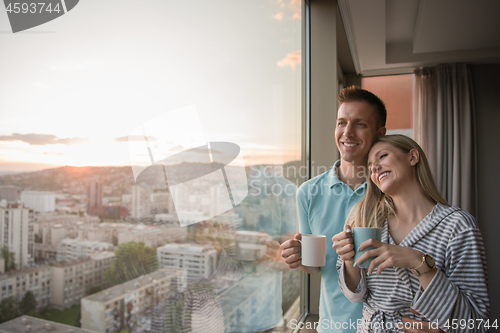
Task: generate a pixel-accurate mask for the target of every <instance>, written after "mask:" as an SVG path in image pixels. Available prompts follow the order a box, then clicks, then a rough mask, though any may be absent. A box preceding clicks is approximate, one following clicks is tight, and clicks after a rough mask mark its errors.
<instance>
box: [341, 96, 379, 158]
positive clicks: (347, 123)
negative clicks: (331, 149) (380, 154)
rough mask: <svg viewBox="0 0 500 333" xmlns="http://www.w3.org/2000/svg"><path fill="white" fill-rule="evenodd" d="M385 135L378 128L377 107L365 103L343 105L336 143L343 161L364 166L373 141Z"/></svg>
mask: <svg viewBox="0 0 500 333" xmlns="http://www.w3.org/2000/svg"><path fill="white" fill-rule="evenodd" d="M384 134H385V127H381V128H377V118H376V110H375V107H374V106H372V105H370V104H367V103H365V102H347V103H343V104H342V105H341V106H340V108H339V111H338V115H337V126H336V128H335V142H336V143H337V148H338V150H339V152H340V156H341V159H342V160H343V161H346V162H350V163H354V164H358V165H363V164H365V162H366V158H367V155H368V152H369V151H370V148H371V146H372V143H373V141H374V140H375V139H376V138H377V137H379V136H381V135H384Z"/></svg>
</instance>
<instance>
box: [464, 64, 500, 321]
mask: <svg viewBox="0 0 500 333" xmlns="http://www.w3.org/2000/svg"><path fill="white" fill-rule="evenodd" d="M471 70H472V79H473V83H474V95H475V96H474V97H475V105H476V122H477V129H478V130H477V159H478V168H477V177H478V179H477V180H478V214H477V217H478V224H479V227H480V229H481V232H482V234H483V237H484V241H485V243H486V257H487V259H488V276H489V282H490V302H491V316H490V318H491V319H493V320H494V319H500V297H499V295H500V285H499V284H498V276H499V275H500V264H499V262H498V258H497V257H498V256H497V254H498V253H500V242H499V241H498V237H499V236H500V223H499V212H498V210H497V209H498V201H499V196H498V192H497V191H498V189H499V188H500V174H499V172H498V165H500V154H499V151H500V150H499V149H498V146H497V145H498V143H499V142H500V131H499V125H500V98H499V94H498V92H499V91H500V81H499V77H500V64H495V65H474V66H471Z"/></svg>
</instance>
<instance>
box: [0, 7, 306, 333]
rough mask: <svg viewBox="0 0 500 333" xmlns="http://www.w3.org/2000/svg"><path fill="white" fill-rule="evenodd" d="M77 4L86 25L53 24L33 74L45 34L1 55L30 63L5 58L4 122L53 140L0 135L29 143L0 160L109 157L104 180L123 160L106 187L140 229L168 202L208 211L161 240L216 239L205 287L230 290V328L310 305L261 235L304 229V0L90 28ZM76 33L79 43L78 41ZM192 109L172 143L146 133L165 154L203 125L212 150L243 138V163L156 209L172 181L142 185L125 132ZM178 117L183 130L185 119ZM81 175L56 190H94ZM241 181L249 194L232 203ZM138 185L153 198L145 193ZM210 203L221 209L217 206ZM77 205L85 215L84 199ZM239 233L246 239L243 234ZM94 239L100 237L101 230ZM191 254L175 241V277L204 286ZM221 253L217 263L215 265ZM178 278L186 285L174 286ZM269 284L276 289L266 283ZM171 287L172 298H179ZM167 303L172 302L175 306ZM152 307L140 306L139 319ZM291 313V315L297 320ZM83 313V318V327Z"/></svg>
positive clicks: (274, 321)
mask: <svg viewBox="0 0 500 333" xmlns="http://www.w3.org/2000/svg"><path fill="white" fill-rule="evenodd" d="M81 6H82V5H81V4H80V5H78V6H77V7H75V8H74V9H73V10H72V11H71V13H68V15H70V14H71V15H73V17H74V18H75V20H76V21H74V20H73V22H70V21H72V20H69V19H68V20H66V21H65V20H54V21H53V23H54V26H53V29H55V31H57V32H58V35H57V36H58V38H57V40H52V41H47V43H44V44H43V45H40V49H39V50H38V51H37V52H38V53H39V57H37V58H36V61H34V62H33V63H31V62H30V69H29V71H28V70H27V69H23V68H24V67H23V66H24V64H23V62H22V61H21V59H22V55H25V54H27V53H28V52H29V51H28V50H31V47H32V45H34V44H37V43H39V42H40V41H39V37H40V36H38V37H37V35H36V34H32V35H30V34H26V35H24V37H26V40H22V41H21V40H20V39H18V40H17V42H16V43H19V44H16V43H13V44H12V45H10V44H9V45H5V47H9V48H10V49H12V50H11V53H9V58H6V59H5V61H6V62H7V63H11V64H13V66H14V67H16V68H18V69H19V70H20V71H21V72H19V71H18V70H10V69H8V67H0V69H3V70H2V77H1V78H0V84H7V83H8V86H9V87H11V88H9V94H10V95H8V94H7V93H2V92H1V91H2V90H0V101H1V102H0V106H1V108H2V109H5V110H11V111H9V116H8V118H9V120H10V121H12V122H13V123H16V124H18V125H17V126H18V127H15V128H16V130H15V132H14V131H13V133H21V134H31V133H35V134H39V135H40V138H46V137H45V136H44V135H51V136H53V137H54V140H55V141H54V142H48V144H44V145H37V144H35V143H33V142H31V141H28V142H27V140H24V141H23V140H17V139H16V140H13V141H8V140H4V141H0V149H2V151H11V152H16V151H17V152H19V151H23V154H16V153H12V155H10V156H5V157H4V156H3V155H2V158H3V159H6V160H9V161H11V162H12V163H18V164H19V166H20V167H21V166H22V167H23V168H25V169H24V170H27V171H35V170H38V169H40V168H42V167H40V165H43V168H51V167H54V168H55V167H58V166H64V165H68V166H73V167H77V166H99V167H104V166H112V167H109V168H107V169H106V172H108V173H107V176H106V177H108V176H109V177H112V176H111V170H114V172H116V173H121V172H122V170H124V171H123V175H124V176H123V177H116V182H115V183H114V184H113V185H111V181H109V182H108V179H110V178H106V183H105V184H104V186H103V187H107V186H109V187H111V191H112V192H113V194H112V195H113V196H114V195H116V196H117V197H119V198H123V196H124V195H125V196H126V195H130V196H132V199H131V202H130V203H128V202H126V200H122V201H121V202H120V204H121V205H122V206H123V207H124V208H127V211H128V216H124V217H123V218H121V222H124V223H129V222H134V223H135V224H133V225H132V224H131V226H130V228H135V225H136V224H137V223H136V222H141V223H144V224H148V227H154V226H155V225H154V224H155V222H153V221H155V219H157V218H159V217H161V216H160V215H164V214H163V213H162V214H158V212H163V210H165V211H166V212H167V214H170V215H174V213H175V214H176V215H178V216H179V214H183V213H184V212H188V213H189V214H191V216H194V218H196V219H197V220H200V218H199V216H202V217H203V218H202V221H199V222H197V223H192V224H189V225H186V226H183V227H182V232H179V235H180V236H179V237H178V239H172V240H170V239H166V238H160V236H159V234H157V235H156V236H157V237H158V239H161V242H162V244H167V243H175V244H177V243H179V244H182V245H188V246H189V247H192V248H195V247H196V246H205V247H207V248H205V249H204V250H202V251H194V253H196V256H197V257H198V258H199V262H200V263H201V265H203V267H201V268H200V270H201V271H203V273H204V275H205V276H206V277H205V278H204V280H203V281H202V283H205V284H206V285H205V286H204V292H206V293H208V294H211V295H212V296H211V297H214V298H216V297H217V298H218V299H220V307H221V308H220V310H221V311H215V313H221V314H222V315H221V316H220V317H218V318H212V319H213V320H217V321H218V322H219V324H220V323H223V325H224V326H225V327H226V330H227V331H232V330H236V329H237V328H238V327H243V328H244V329H245V330H247V331H263V330H267V329H270V328H273V327H277V326H278V325H280V324H281V323H282V322H283V321H282V319H283V315H285V316H290V313H297V314H299V315H300V309H296V307H297V304H298V302H297V301H298V300H299V295H300V272H299V271H298V270H295V271H282V270H280V269H279V268H280V267H278V266H276V265H273V262H272V261H271V260H272V258H271V259H269V260H263V255H264V254H265V249H263V247H262V246H261V241H263V239H262V237H264V236H263V235H264V233H265V237H266V240H272V242H275V243H273V244H276V243H278V242H282V241H284V240H285V239H286V237H288V236H290V235H292V234H294V233H295V232H296V231H297V230H298V223H297V220H296V217H295V210H296V207H295V198H294V196H295V190H296V188H297V187H298V186H299V185H300V183H301V182H302V180H303V179H302V178H301V177H300V176H299V174H300V172H299V169H300V168H301V167H302V166H303V165H304V157H303V147H302V138H303V134H304V133H303V116H302V105H303V98H302V85H303V82H302V65H301V62H302V61H301V59H302V58H301V57H302V53H301V52H302V51H301V48H302V20H303V17H304V13H303V12H302V6H303V5H302V1H300V0H299V1H297V0H283V1H268V0H252V1H239V2H235V1H233V0H222V1H219V2H217V3H213V2H210V1H204V0H192V1H172V0H166V1H157V2H155V5H154V6H146V7H144V8H143V7H141V9H140V12H138V11H137V7H134V6H129V5H125V6H123V7H121V8H120V15H105V16H106V18H104V17H101V16H97V17H96V18H95V19H94V20H93V22H92V24H91V25H89V26H88V28H82V25H81V24H83V23H81V22H83V21H81V20H83V18H82V17H81V16H80V18H78V17H79V15H80V14H79V13H78V9H79V7H81ZM100 6H105V7H106V8H102V7H100V9H99V10H101V9H102V10H104V12H107V13H110V12H113V11H114V8H113V7H112V6H111V5H110V4H108V3H106V4H104V2H101V3H100ZM68 18H69V16H68ZM79 20H80V21H79ZM76 22H79V23H76ZM58 24H61V25H58ZM85 24H87V23H85ZM59 32H60V33H59ZM49 39H50V38H49ZM76 40H78V42H77V43H78V47H74V46H75V41H76ZM0 66H1V65H0ZM12 82H15V84H14V83H12ZM26 87H28V88H26ZM26 89H27V90H26ZM26 96H29V98H25V97H26ZM35 106H36V107H35ZM191 106H192V107H191ZM186 107H191V109H189V110H194V109H196V113H192V114H193V115H194V114H196V117H195V118H196V119H195V118H192V119H190V122H188V123H187V124H188V125H189V126H187V129H185V131H184V132H185V133H183V132H182V131H178V134H179V135H178V136H177V137H174V138H173V140H171V142H169V141H168V140H165V141H162V142H160V140H162V139H163V138H162V137H161V136H162V135H163V132H168V131H163V132H160V133H156V134H155V133H152V134H151V135H150V136H149V139H150V140H151V142H153V141H154V140H157V141H155V143H154V144H155V145H156V144H157V145H158V146H159V147H161V148H162V149H164V151H162V158H166V157H170V156H174V155H175V154H181V153H183V152H185V151H186V150H187V149H188V148H190V149H191V148H193V149H197V148H198V147H202V145H198V143H196V144H197V145H195V146H191V145H192V144H193V143H192V135H191V134H192V133H190V132H189V131H190V130H192V129H193V128H196V129H197V130H198V129H199V131H198V132H196V133H195V134H196V135H197V137H200V138H202V139H203V143H206V142H209V143H211V146H212V149H213V150H212V151H211V153H212V155H211V157H212V158H213V159H216V158H217V156H219V155H218V154H220V151H218V150H217V149H215V147H216V143H218V142H229V143H230V144H232V145H234V146H231V147H233V148H234V147H236V148H237V149H236V150H237V153H235V155H236V156H233V157H237V159H236V160H234V165H232V166H231V168H229V167H228V168H227V170H226V169H224V172H222V171H221V170H222V169H221V168H219V166H218V165H216V164H213V165H211V167H217V168H219V169H218V170H219V172H218V173H217V174H218V175H219V174H220V178H219V179H217V182H215V181H214V182H213V183H212V181H213V180H212V179H207V180H203V181H200V183H199V185H200V186H198V188H195V187H188V185H187V183H188V181H183V182H181V183H180V185H182V186H177V187H175V188H174V187H173V185H172V186H170V187H169V193H170V195H171V197H170V200H169V201H167V204H166V205H165V206H164V207H163V206H158V207H153V205H156V204H157V203H155V202H154V201H152V200H151V194H152V193H161V192H162V191H163V192H166V191H165V189H163V188H161V187H160V186H158V188H142V187H137V186H135V183H134V179H133V178H132V177H133V176H132V170H131V167H130V165H131V164H133V163H135V162H134V161H131V160H130V158H129V156H128V149H129V143H130V145H132V144H133V141H134V140H135V139H137V137H136V135H135V134H134V136H131V139H130V142H129V141H128V139H129V134H131V133H132V131H133V130H134V129H135V128H136V127H138V126H139V127H140V126H141V125H144V124H148V125H146V127H148V126H149V125H151V123H148V122H149V121H151V120H152V119H155V117H159V116H164V115H166V114H167V112H169V111H171V112H176V111H179V110H184V111H182V112H184V113H180V114H182V115H184V114H187V113H188V112H187V111H186V109H185V108H186ZM33 108H36V110H34V109H33ZM35 111H36V112H35ZM189 114H191V113H189ZM21 115H22V116H21ZM181 120H182V119H180V121H179V124H178V125H177V127H180V126H181V125H182V124H184V123H183V121H184V120H182V121H181ZM164 125H168V126H171V125H170V124H169V123H167V124H164ZM198 125H199V126H198ZM41 128H43V133H41V132H40V131H41ZM148 128H149V127H148ZM12 129H14V127H12ZM170 129H171V130H172V131H173V130H175V129H176V126H171V127H170ZM13 133H0V135H2V136H9V135H11V136H12V135H14V134H13ZM16 138H17V137H16ZM21 138H23V137H22V136H21ZM73 138H74V140H73ZM139 139H140V138H139ZM142 139H144V135H143V138H142ZM149 139H148V140H149ZM17 145H20V146H21V147H22V148H23V149H21V150H20V149H19V148H18V146H17ZM162 145H163V146H162ZM221 147H223V146H221ZM149 148H151V149H156V148H155V146H151V147H149ZM199 150H201V148H199ZM144 153H145V154H148V156H149V153H147V152H144ZM167 153H168V154H167ZM140 154H142V153H140ZM148 158H149V157H148ZM184 162H185V165H184V164H181V163H177V164H176V163H172V164H171V165H172V168H174V169H175V170H179V172H180V173H182V176H183V177H185V178H187V179H189V178H193V179H198V178H201V177H194V175H196V172H197V170H196V167H197V165H196V163H194V162H190V161H184ZM229 162H232V160H231V161H226V166H227V163H229ZM208 163H209V162H207V165H208ZM123 166H125V167H127V168H123V169H122V168H121V167H123ZM112 168H114V169H112ZM176 168H177V169H176ZM18 170H20V169H18ZM68 170H73V169H72V168H71V167H69V168H68ZM102 170H105V169H102ZM73 171H75V170H73ZM233 171H234V172H235V173H236V172H240V173H241V174H243V175H244V178H245V183H243V184H240V185H241V187H240V188H238V189H236V190H235V189H234V188H231V187H232V186H233V185H232V183H231V182H232V180H233V178H231V176H232V174H231V172H233ZM224 174H225V176H224ZM96 175H97V173H96ZM61 176H63V174H62V172H61ZM80 178H81V177H79V176H76V175H75V177H74V178H71V177H69V178H67V180H66V182H65V183H63V182H61V183H60V185H58V186H60V188H58V189H56V190H58V191H59V190H60V191H61V193H63V192H64V194H67V195H74V194H76V195H83V196H84V197H85V198H87V187H88V184H85V183H80ZM131 184H134V186H131ZM169 184H173V182H172V183H171V182H170V181H169ZM228 187H229V188H231V192H228V189H227V188H228ZM143 190H144V191H143ZM202 190H205V192H202ZM238 191H243V192H245V195H242V196H241V199H242V200H241V202H239V201H238V202H237V203H235V201H236V200H237V199H238V198H236V194H237V192H238ZM103 192H104V190H103ZM142 192H145V193H146V195H144V196H141V193H142ZM247 193H248V194H247ZM223 199H224V200H223ZM243 199H244V200H243ZM101 200H102V198H101ZM120 200H121V199H120ZM211 200H213V202H217V203H220V205H221V206H220V207H218V206H217V205H214V204H211ZM174 201H175V202H174ZM161 202H163V201H161ZM100 203H102V201H101V202H100ZM223 204H224V205H226V206H224V207H222V205H223ZM70 209H74V210H76V211H74V213H78V211H80V212H82V215H83V213H87V208H86V207H78V206H75V207H70ZM155 209H156V210H155ZM189 214H186V216H188V215H189ZM68 215H69V214H68ZM89 215H91V214H90V212H89ZM170 224H174V223H170ZM164 226H169V224H168V223H164ZM176 227H177V228H179V229H180V228H181V227H178V226H177V225H176ZM237 233H242V234H246V235H248V238H247V239H246V240H245V241H238V242H236V236H237ZM87 235H88V237H91V233H88V234H87ZM97 235H99V236H101V235H104V233H96V237H97ZM110 235H111V234H110ZM170 236H171V235H169V237H170ZM161 237H163V236H161ZM155 242H157V239H153V240H150V243H151V244H154V243H155ZM212 251H215V253H212ZM189 253H190V252H181V251H177V252H176V253H175V257H174V258H176V259H177V260H178V261H177V260H169V261H170V265H172V266H173V267H175V270H176V272H179V273H180V274H187V276H185V277H181V276H179V277H177V278H178V279H179V280H182V279H184V278H185V279H186V280H187V281H189V284H190V285H193V288H194V287H198V285H197V284H196V282H197V281H199V279H200V277H198V276H196V275H197V274H200V272H199V270H197V269H195V270H193V271H192V272H186V271H185V270H184V269H185V268H186V265H187V264H186V263H183V262H182V259H180V258H189V257H191V254H189ZM191 253H193V252H191ZM208 258H210V259H209V260H208ZM212 260H213V263H214V264H213V265H208V264H207V265H205V263H207V262H211V261H212ZM144 264H147V263H144ZM182 266H184V268H183V267H182ZM188 266H189V265H188ZM96 267H97V264H96ZM197 268H198V267H197ZM72 271H73V270H72V268H68V269H64V272H65V273H66V274H67V276H65V278H66V281H68V285H67V287H66V288H65V290H68V287H69V284H70V283H72V279H71V275H72V274H71V272H72ZM189 273H192V274H189ZM207 281H208V282H207ZM286 281H289V282H293V283H285V282H286ZM47 284H48V281H47ZM202 285H203V284H202ZM71 288H72V287H69V289H71ZM168 288H177V287H176V284H172V286H169V287H168ZM260 288H265V291H266V292H260V293H256V291H258V290H259V289H260ZM194 290H195V292H201V291H198V290H197V289H194ZM178 291H179V293H181V294H182V293H184V297H191V296H190V295H188V293H189V292H193V289H189V288H185V287H183V286H180V287H179V290H178ZM166 293H167V292H165V294H166ZM69 294H71V293H69ZM162 295H163V293H162ZM254 295H258V297H255V296H254ZM169 297H170V296H167V297H166V300H167V302H174V301H175V300H173V299H172V300H170V299H169ZM207 304H209V305H210V304H214V303H213V302H212V303H210V302H207ZM126 306H127V305H125V307H126ZM165 308H166V309H171V308H174V307H171V306H169V305H168V304H167V303H166V304H165ZM186 311H188V313H185V314H184V317H186V316H189V315H193V316H196V315H197V314H196V313H189V311H193V312H194V311H196V309H194V308H193V309H190V308H187V310H186ZM82 312H83V311H82ZM233 312H234V314H237V313H240V314H253V315H246V316H245V315H234V314H233ZM146 315H147V314H146V313H144V314H141V313H140V312H139V313H138V317H141V316H146ZM286 319H287V320H288V322H289V320H290V319H292V318H290V317H287V318H286ZM296 319H298V318H296ZM84 321H85V318H82V325H83V327H84V328H85V322H84ZM278 328H279V329H280V330H281V329H282V328H280V327H278ZM283 330H284V331H286V328H283Z"/></svg>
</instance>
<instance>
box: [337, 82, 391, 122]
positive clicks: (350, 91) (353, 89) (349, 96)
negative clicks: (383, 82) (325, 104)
mask: <svg viewBox="0 0 500 333" xmlns="http://www.w3.org/2000/svg"><path fill="white" fill-rule="evenodd" d="M337 100H338V102H339V107H340V106H341V105H342V104H343V103H347V102H364V103H367V104H370V105H372V106H374V107H375V110H376V113H377V114H376V115H375V116H376V118H377V128H380V127H384V126H385V122H386V121H387V110H386V109H385V104H384V102H382V100H381V99H380V98H378V97H377V96H376V95H375V94H373V93H371V92H369V91H368V90H364V89H361V88H360V87H358V86H350V87H346V88H344V89H343V90H342V91H341V92H340V94H339V96H338V97H337Z"/></svg>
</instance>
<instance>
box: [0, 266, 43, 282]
mask: <svg viewBox="0 0 500 333" xmlns="http://www.w3.org/2000/svg"><path fill="white" fill-rule="evenodd" d="M49 269H50V266H47V265H37V266H33V267H25V268H22V269H16V270H12V271H8V272H6V273H0V280H4V279H6V278H10V277H13V276H18V275H24V274H29V273H34V272H40V271H43V270H49Z"/></svg>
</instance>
